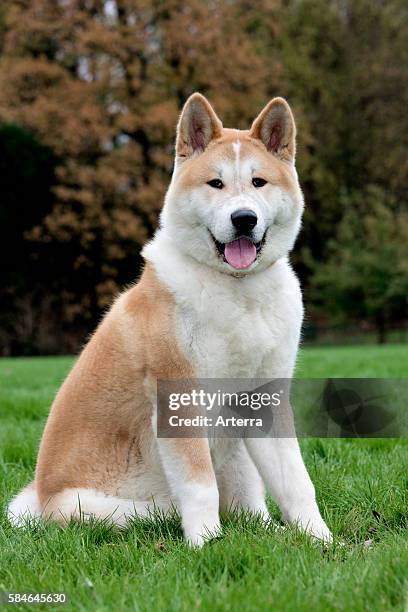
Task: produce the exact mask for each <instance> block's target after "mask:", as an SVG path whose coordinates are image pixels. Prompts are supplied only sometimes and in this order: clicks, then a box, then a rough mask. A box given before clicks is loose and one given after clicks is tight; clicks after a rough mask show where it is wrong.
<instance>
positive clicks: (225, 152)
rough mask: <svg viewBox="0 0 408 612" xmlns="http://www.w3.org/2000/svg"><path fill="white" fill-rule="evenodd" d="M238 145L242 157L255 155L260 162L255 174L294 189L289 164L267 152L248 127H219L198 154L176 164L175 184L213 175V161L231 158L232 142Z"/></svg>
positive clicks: (185, 184)
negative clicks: (177, 177) (178, 168)
mask: <svg viewBox="0 0 408 612" xmlns="http://www.w3.org/2000/svg"><path fill="white" fill-rule="evenodd" d="M235 142H239V143H240V145H241V148H240V156H241V159H242V160H244V159H246V158H248V157H251V156H252V157H254V156H256V158H257V160H261V162H262V165H261V167H260V169H259V170H258V172H257V176H259V177H261V178H264V179H265V180H267V181H268V182H270V183H271V184H272V185H280V186H281V187H282V188H283V189H285V190H286V191H288V192H289V193H291V192H293V191H295V190H296V179H295V177H294V174H293V168H292V166H291V165H289V164H287V163H286V162H285V161H283V160H282V159H279V158H278V157H275V156H273V155H271V154H270V153H269V152H268V150H267V149H266V147H265V145H264V144H263V143H262V142H261V141H260V140H259V139H257V138H254V137H252V136H251V134H250V131H249V130H232V129H228V128H222V130H221V135H220V136H219V137H218V138H216V139H214V140H212V141H211V143H210V144H209V145H208V147H207V148H206V150H205V151H204V152H203V153H202V154H201V155H200V156H199V157H194V156H193V157H191V158H190V159H188V160H186V161H184V162H183V165H182V166H181V168H180V175H179V183H178V188H179V189H180V190H183V189H193V188H194V187H196V186H198V185H202V184H203V183H206V182H207V181H210V180H211V179H213V178H214V177H215V174H216V170H215V169H216V168H217V164H219V163H220V162H222V161H224V160H231V159H233V158H234V149H233V147H232V146H231V145H232V144H233V143H235Z"/></svg>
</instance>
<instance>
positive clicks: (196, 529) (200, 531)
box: [183, 515, 221, 548]
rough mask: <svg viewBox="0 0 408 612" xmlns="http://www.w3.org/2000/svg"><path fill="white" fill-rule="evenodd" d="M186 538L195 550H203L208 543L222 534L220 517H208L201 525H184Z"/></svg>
mask: <svg viewBox="0 0 408 612" xmlns="http://www.w3.org/2000/svg"><path fill="white" fill-rule="evenodd" d="M183 527H184V536H185V538H186V541H187V543H188V544H189V545H190V546H192V547H194V548H201V547H202V546H204V544H205V543H206V542H208V541H209V540H212V539H214V538H216V537H218V536H219V535H220V533H221V524H220V520H219V517H218V515H217V516H216V517H208V518H207V520H206V521H200V523H196V522H194V523H190V524H184V525H183Z"/></svg>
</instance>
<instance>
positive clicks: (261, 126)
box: [249, 98, 296, 162]
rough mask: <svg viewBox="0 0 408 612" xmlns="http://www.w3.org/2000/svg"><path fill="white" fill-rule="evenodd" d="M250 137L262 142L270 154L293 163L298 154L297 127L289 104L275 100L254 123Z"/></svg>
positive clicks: (279, 99)
mask: <svg viewBox="0 0 408 612" xmlns="http://www.w3.org/2000/svg"><path fill="white" fill-rule="evenodd" d="M249 135H250V136H251V137H252V138H257V139H259V140H261V141H262V142H263V143H264V145H265V147H266V148H267V149H268V151H269V152H270V153H272V154H273V155H276V156H277V157H279V158H280V159H285V160H286V161H290V162H293V161H294V159H295V153H296V126H295V120H294V118H293V115H292V111H291V110H290V106H289V104H288V103H287V102H286V100H284V99H283V98H273V100H271V101H270V102H269V103H268V104H267V105H266V106H265V108H264V109H263V110H262V111H261V112H260V113H259V115H258V116H257V118H256V119H255V121H254V122H253V124H252V126H251V129H250V131H249Z"/></svg>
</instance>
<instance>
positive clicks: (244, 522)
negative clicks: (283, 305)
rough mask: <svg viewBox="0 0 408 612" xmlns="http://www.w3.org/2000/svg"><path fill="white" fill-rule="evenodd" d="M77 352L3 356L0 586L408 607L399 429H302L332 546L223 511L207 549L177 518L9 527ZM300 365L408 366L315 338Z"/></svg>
mask: <svg viewBox="0 0 408 612" xmlns="http://www.w3.org/2000/svg"><path fill="white" fill-rule="evenodd" d="M71 364H72V359H71V358H36V359H3V360H0V495H1V502H2V503H1V513H2V514H1V515H0V591H1V590H5V591H26V592H61V591H64V592H66V593H67V594H68V597H69V599H70V603H69V605H68V606H67V608H65V609H72V610H90V611H95V610H96V611H103V610H106V611H108V610H172V611H173V610H175V611H176V610H190V609H201V610H228V611H229V610H231V611H235V610H285V611H286V610H289V611H292V610H293V611H299V610H300V611H301V610H314V611H316V610H347V611H349V610H353V611H354V610H357V611H358V610H370V611H372V610H392V609H396V610H407V605H408V544H407V507H408V479H407V466H408V445H407V443H406V441H405V440H385V439H384V440H328V439H324V440H319V439H310V440H303V441H302V449H303V453H304V457H305V460H306V463H307V466H308V469H309V471H310V473H311V476H312V478H313V480H314V482H315V484H316V489H317V495H318V499H319V503H320V506H321V508H322V511H323V514H324V516H325V518H326V519H327V521H328V523H329V525H330V527H331V528H332V529H333V531H334V534H335V536H336V538H338V539H340V540H342V542H343V543H344V545H342V546H340V545H338V544H336V543H335V545H334V546H333V547H331V548H329V549H327V550H325V549H324V548H323V547H322V546H321V545H320V544H318V543H315V542H312V541H310V540H309V539H308V538H307V537H305V536H304V535H303V534H300V533H297V532H296V530H294V529H289V530H286V531H283V532H279V533H274V532H273V531H272V530H266V529H265V528H264V527H263V526H262V525H261V524H259V522H258V521H257V520H256V519H250V518H249V517H231V518H226V519H224V528H223V534H222V536H221V537H220V538H218V539H217V540H215V541H212V542H210V543H208V544H207V545H206V546H205V547H204V548H203V549H202V550H190V549H189V548H188V547H187V546H186V545H185V543H184V542H183V539H182V535H181V530H180V524H179V520H178V519H177V517H173V518H172V519H169V520H166V521H164V520H156V521H155V522H154V521H148V520H145V521H140V522H137V523H134V524H133V525H132V526H131V527H130V528H128V529H127V530H125V531H122V532H119V531H116V530H115V529H113V528H110V527H109V526H108V525H104V524H101V523H99V524H95V525H79V524H72V525H70V526H68V527H67V528H66V529H61V528H59V527H58V526H56V525H46V526H44V525H36V526H33V528H32V529H31V530H26V531H21V530H14V529H12V528H11V526H10V525H9V524H8V522H7V521H6V519H5V517H4V513H3V510H4V506H5V503H6V501H7V500H8V499H9V497H10V496H11V495H12V494H14V493H15V492H16V491H17V490H18V489H19V488H20V487H21V486H23V485H24V484H26V483H27V482H28V481H29V480H30V479H31V478H32V474H33V469H34V462H35V456H36V450H37V447H38V442H39V438H40V435H41V431H42V428H43V425H44V420H45V417H46V414H47V411H48V407H49V405H50V402H51V401H52V398H53V395H54V394H55V391H56V390H57V388H58V386H59V384H60V383H61V381H62V379H63V378H64V376H65V374H66V372H67V371H68V369H69V367H70V365H71ZM298 374H299V375H300V376H302V377H307V376H310V377H324V376H389V377H407V376H408V360H407V348H406V347H405V346H397V345H395V346H384V347H373V346H370V347H348V348H342V347H340V348H337V347H336V348H335V349H331V348H308V349H305V350H304V351H303V352H302V353H301V356H300V359H299V364H298ZM270 507H271V512H272V514H273V516H274V517H276V518H277V519H278V518H279V512H278V510H277V508H276V507H275V505H274V504H273V503H272V502H271V503H270ZM367 539H370V540H372V545H371V547H366V546H365V545H364V541H365V540H367ZM0 607H1V606H0ZM27 607H28V606H27ZM10 609H12V608H10ZM14 609H16V606H14ZM20 609H26V608H25V607H24V606H21V607H20Z"/></svg>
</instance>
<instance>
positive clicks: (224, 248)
mask: <svg viewBox="0 0 408 612" xmlns="http://www.w3.org/2000/svg"><path fill="white" fill-rule="evenodd" d="M211 236H212V238H213V240H214V242H215V246H216V247H217V251H218V253H219V254H220V256H221V257H222V258H223V260H224V261H225V262H226V263H228V264H229V265H230V266H231V267H232V268H235V269H236V270H244V269H245V268H249V266H250V265H252V264H253V263H254V261H255V260H256V258H257V257H258V255H259V253H260V252H261V250H262V247H263V245H264V242H265V236H264V237H263V238H262V240H260V241H259V242H252V240H250V239H249V238H247V236H241V237H240V238H237V239H236V240H232V241H231V242H227V243H224V244H223V243H222V242H218V240H216V239H215V238H214V236H213V235H212V234H211Z"/></svg>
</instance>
